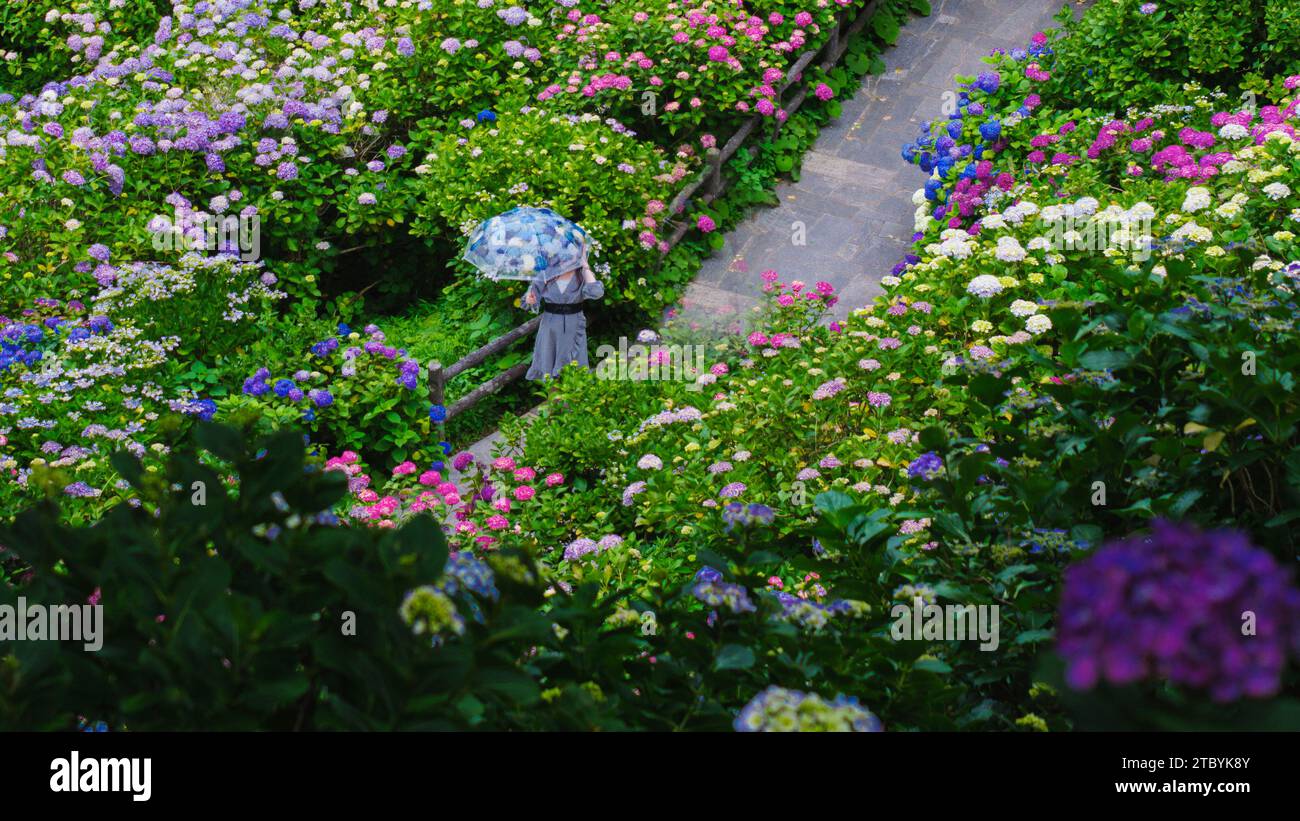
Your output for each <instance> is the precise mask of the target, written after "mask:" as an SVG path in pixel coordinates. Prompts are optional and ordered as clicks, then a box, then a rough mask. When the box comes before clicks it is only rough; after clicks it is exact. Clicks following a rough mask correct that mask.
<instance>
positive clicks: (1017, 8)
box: [470, 0, 1078, 460]
mask: <svg viewBox="0 0 1300 821" xmlns="http://www.w3.org/2000/svg"><path fill="white" fill-rule="evenodd" d="M1064 2H1066V0H931V3H932V7H933V8H932V11H931V14H930V16H929V17H913V18H912V19H911V20H909V21H908V22H907V24H906V25H904V26H903V29H902V33H901V34H900V35H899V38H898V42H897V43H896V44H895V45H894V46H893V47H892V48H889V49H886V51H885V53H884V55H883V57H884V60H885V71H884V73H883V74H880V75H877V76H870V77H866V78H865V79H864V80H863V83H862V86H861V87H860V88H859V89H858V93H857V94H856V95H855V96H854V97H853V99H851V100H848V101H846V102H845V103H844V106H843V111H842V113H841V115H840V117H839V119H838V120H836V121H834V122H832V123H829V124H828V125H826V126H825V127H824V128H822V131H821V134H820V135H819V136H818V139H817V143H816V144H815V145H814V146H813V149H812V151H810V152H809V153H808V154H807V155H806V156H805V157H804V162H803V171H802V174H801V175H800V179H799V181H798V182H793V181H789V180H787V181H785V182H782V183H780V184H779V185H778V187H777V195H778V196H779V197H780V200H781V205H780V206H779V207H775V208H765V209H761V210H758V211H756V212H754V213H753V214H751V215H750V216H749V217H748V218H746V219H745V221H744V222H742V223H741V224H740V225H738V226H737V227H736V228H735V230H733V231H732V232H731V233H729V234H728V235H727V237H726V245H725V246H724V247H723V249H722V250H720V251H718V252H717V253H715V254H714V255H713V256H712V257H711V258H710V259H708V260H706V261H705V263H704V266H703V269H702V270H701V271H700V274H699V275H698V276H697V277H696V279H695V282H694V283H692V285H691V287H690V289H689V290H688V291H687V295H686V300H685V301H684V303H683V308H684V311H683V313H684V314H687V315H691V314H696V313H697V312H698V313H699V314H700V315H701V316H704V315H708V316H710V317H711V318H716V316H717V313H718V312H719V311H721V312H724V313H728V314H731V313H734V312H736V311H748V310H749V309H750V308H751V307H752V306H753V305H754V304H755V303H756V301H757V297H758V296H759V294H760V293H761V292H760V290H759V286H760V279H759V276H758V274H759V272H760V271H762V270H764V269H766V268H774V269H776V270H777V271H778V272H779V273H780V274H781V275H782V276H783V277H786V278H787V279H795V278H798V279H803V280H805V281H807V282H815V281H817V280H820V279H824V280H826V281H827V282H830V283H831V284H833V285H834V286H835V287H836V289H837V290H839V291H840V292H841V297H842V298H841V300H840V302H839V304H838V305H837V306H836V312H837V313H838V315H840V316H844V315H846V314H847V313H848V312H849V311H851V310H853V309H854V308H857V307H860V306H862V305H864V304H865V303H866V302H868V301H869V300H870V299H871V297H872V296H874V295H876V294H877V293H879V292H880V286H879V279H880V277H882V276H884V275H885V274H886V273H888V272H889V269H890V268H892V267H893V266H894V264H895V263H896V262H898V261H899V259H901V258H902V256H903V254H904V253H905V252H906V250H907V247H908V245H909V244H910V242H911V238H912V213H913V211H914V210H915V206H913V205H912V192H914V191H915V190H916V189H917V188H919V187H921V185H922V184H923V183H924V182H925V177H924V175H923V174H922V173H921V171H920V170H919V169H917V168H915V167H912V166H908V165H907V164H905V163H904V162H903V160H902V158H901V157H900V156H899V151H900V150H901V149H902V147H903V143H905V142H908V141H910V140H912V139H913V138H915V137H916V134H917V129H918V128H919V127H920V125H921V123H922V122H925V121H926V120H931V119H934V118H935V117H937V116H939V112H940V109H941V107H942V105H943V101H944V96H943V95H944V92H945V91H951V90H952V89H953V87H954V86H953V80H952V78H953V75H955V74H973V73H977V72H978V71H979V70H980V67H981V65H982V63H981V62H980V58H981V57H983V56H984V55H986V54H988V53H989V52H990V51H992V50H994V49H997V48H1001V49H1011V48H1015V47H1018V46H1024V45H1025V44H1026V43H1027V42H1028V41H1029V37H1030V35H1032V34H1033V33H1034V32H1036V31H1041V30H1042V29H1044V28H1047V27H1049V26H1051V25H1052V17H1053V15H1054V14H1055V13H1056V12H1057V11H1058V10H1059V9H1060V8H1061V6H1062V5H1063V3H1064ZM1069 2H1070V4H1071V5H1074V6H1077V5H1078V3H1077V0H1069ZM796 221H799V222H802V223H803V224H804V226H806V231H805V234H806V238H807V243H806V245H803V246H796V245H794V244H793V242H792V236H793V233H792V229H791V224H792V223H794V222H796ZM500 441H501V435H500V433H499V432H494V433H493V434H492V435H491V436H488V437H486V438H484V439H482V440H480V441H478V442H476V443H475V444H474V445H473V446H472V447H471V448H470V452H472V453H473V454H474V455H475V457H476V458H478V459H479V460H483V459H487V458H490V456H491V453H492V451H493V449H494V448H495V447H496V446H497V445H498V444H499V443H500Z"/></svg>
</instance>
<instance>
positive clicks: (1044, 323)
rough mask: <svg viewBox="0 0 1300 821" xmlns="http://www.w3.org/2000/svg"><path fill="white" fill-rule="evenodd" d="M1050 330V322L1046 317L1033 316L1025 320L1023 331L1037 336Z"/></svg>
mask: <svg viewBox="0 0 1300 821" xmlns="http://www.w3.org/2000/svg"><path fill="white" fill-rule="evenodd" d="M1051 329H1052V320H1050V319H1048V318H1047V316H1046V315H1044V314H1034V315H1033V316H1031V317H1029V319H1026V320H1025V330H1026V331H1029V332H1030V333H1031V334H1033V335H1034V336H1038V335H1039V334H1041V333H1046V332H1047V331H1050V330H1051Z"/></svg>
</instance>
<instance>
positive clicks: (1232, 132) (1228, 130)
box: [1219, 123, 1250, 140]
mask: <svg viewBox="0 0 1300 821" xmlns="http://www.w3.org/2000/svg"><path fill="white" fill-rule="evenodd" d="M1219 136H1220V137H1222V138H1223V139H1225V140H1244V139H1245V138H1247V137H1249V136H1250V132H1249V131H1247V130H1246V127H1245V126H1244V125H1238V124H1237V123H1228V124H1227V125H1225V126H1224V127H1223V128H1220V129H1219Z"/></svg>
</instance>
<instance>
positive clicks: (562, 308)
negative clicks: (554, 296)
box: [542, 300, 582, 314]
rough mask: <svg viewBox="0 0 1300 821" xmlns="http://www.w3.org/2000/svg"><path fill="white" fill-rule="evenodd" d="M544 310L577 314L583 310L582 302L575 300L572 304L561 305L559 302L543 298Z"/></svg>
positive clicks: (552, 312) (550, 312)
mask: <svg viewBox="0 0 1300 821" xmlns="http://www.w3.org/2000/svg"><path fill="white" fill-rule="evenodd" d="M542 310H543V311H545V312H546V313H548V314H576V313H581V312H582V303H581V302H574V303H572V304H570V305H561V304H560V303H558V302H547V301H546V300H542Z"/></svg>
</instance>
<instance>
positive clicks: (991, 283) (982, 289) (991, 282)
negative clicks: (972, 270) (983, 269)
mask: <svg viewBox="0 0 1300 821" xmlns="http://www.w3.org/2000/svg"><path fill="white" fill-rule="evenodd" d="M966 293H968V294H971V295H973V296H977V297H979V298H980V299H988V298H990V297H994V296H997V295H998V294H1000V293H1002V283H1001V282H1000V281H998V278H997V277H995V276H992V275H991V274H980V275H979V276H977V277H975V278H974V279H972V280H971V281H970V283H969V284H967V286H966Z"/></svg>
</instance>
